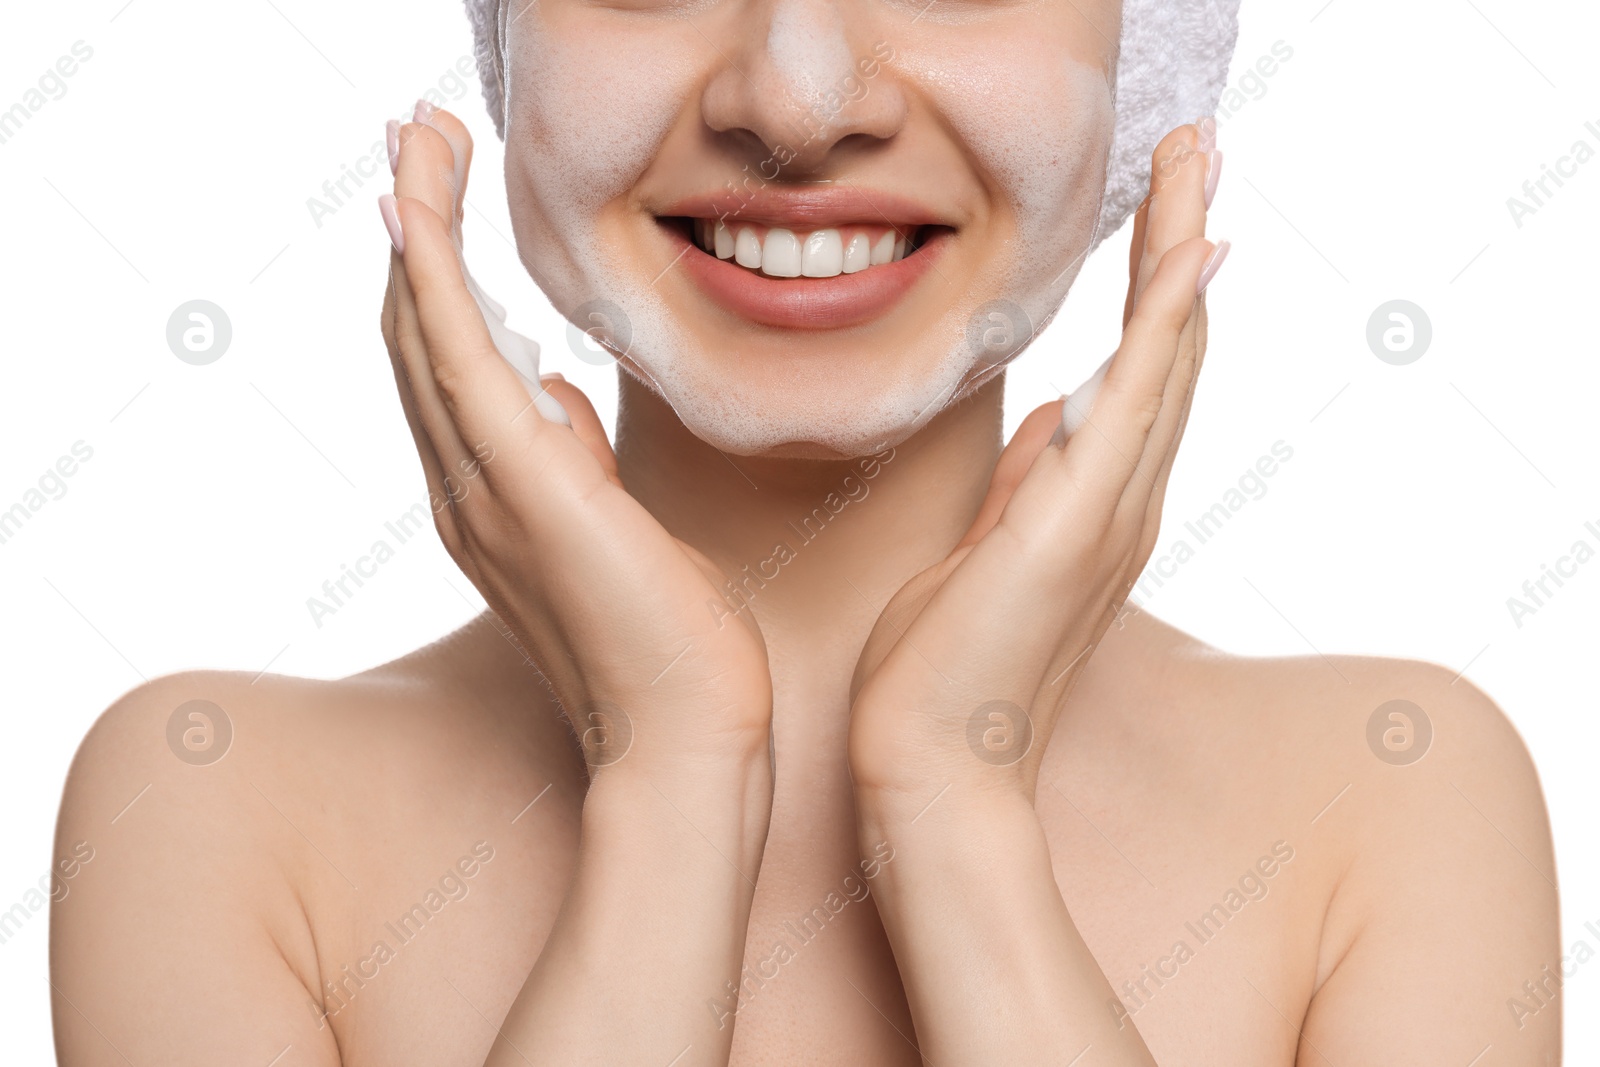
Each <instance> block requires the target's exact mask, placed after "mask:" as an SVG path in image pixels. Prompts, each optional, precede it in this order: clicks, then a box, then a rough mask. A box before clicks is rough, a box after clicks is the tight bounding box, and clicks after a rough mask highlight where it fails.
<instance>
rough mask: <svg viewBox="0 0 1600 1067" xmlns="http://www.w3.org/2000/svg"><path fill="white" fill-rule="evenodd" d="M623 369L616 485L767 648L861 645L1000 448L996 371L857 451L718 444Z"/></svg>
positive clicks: (954, 527) (941, 539)
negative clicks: (705, 566) (781, 451)
mask: <svg viewBox="0 0 1600 1067" xmlns="http://www.w3.org/2000/svg"><path fill="white" fill-rule="evenodd" d="M619 381H620V386H619V398H618V399H619V403H618V409H617V410H618V414H617V434H616V450H617V462H618V466H619V468H620V471H621V475H622V480H623V484H624V485H626V486H627V489H628V491H629V492H630V493H631V494H632V495H633V496H634V498H635V499H637V500H638V501H639V502H640V503H641V504H643V505H644V506H645V507H646V508H647V509H649V511H650V512H651V513H652V514H654V515H655V516H656V518H657V519H658V520H659V521H660V522H661V523H662V525H663V526H665V527H666V529H667V530H668V531H669V532H671V533H672V534H673V536H675V537H677V538H679V539H680V540H682V541H684V542H686V543H688V544H690V545H693V546H694V547H695V548H697V549H699V550H700V551H701V552H704V553H705V554H706V555H707V556H708V557H709V558H710V559H711V560H712V561H713V562H715V563H716V564H717V565H718V566H719V567H720V568H721V569H722V571H723V573H725V574H726V575H727V576H728V577H729V579H730V583H729V584H728V585H727V586H726V587H725V593H726V595H725V597H724V598H723V603H721V604H720V605H708V608H707V610H708V611H713V610H715V611H725V612H728V613H732V612H735V611H749V612H753V613H754V615H755V617H756V620H757V621H758V622H759V623H760V625H761V629H762V633H763V634H764V635H765V637H766V639H767V643H768V646H769V651H772V652H774V653H779V651H780V648H783V647H787V648H789V649H796V648H798V649H806V648H813V649H821V648H824V647H830V646H836V647H838V648H840V649H844V648H850V649H853V650H854V652H859V650H860V647H861V643H862V642H863V641H864V640H865V638H866V635H867V633H868V632H869V631H870V629H871V626H872V624H873V622H874V621H876V619H877V615H878V612H879V611H881V610H882V608H883V606H884V604H885V603H887V601H888V599H889V598H890V597H891V596H893V595H894V593H895V592H896V591H897V590H898V589H899V588H900V586H901V585H903V584H904V583H905V582H906V581H907V580H908V579H909V578H911V577H912V576H913V575H915V574H917V573H918V572H920V571H922V570H923V569H925V568H927V567H929V566H931V565H933V564H934V563H937V562H938V561H939V560H941V559H943V558H944V557H945V556H946V555H947V554H948V553H949V552H950V550H951V549H952V548H953V547H954V546H955V544H956V542H957V541H958V540H960V538H961V536H962V534H964V533H965V532H966V529H967V527H968V526H969V525H970V523H971V522H972V520H973V518H974V516H976V514H977V511H978V507H979V505H980V504H981V503H982V501H983V497H984V494H985V493H986V491H987V489H988V484H989V478H990V475H991V474H992V473H993V472H994V466H995V462H996V461H997V460H998V458H999V455H1000V449H1001V446H1002V441H1001V430H1002V427H1001V401H1002V396H1003V393H1004V376H1003V375H1002V376H1000V377H997V378H996V379H995V380H994V381H992V382H989V383H988V384H987V385H985V386H984V387H983V388H982V389H981V390H979V391H978V392H977V393H976V394H975V395H974V396H972V397H971V398H969V399H967V400H966V401H964V402H962V403H961V404H959V405H956V406H954V407H952V408H950V409H947V410H945V411H944V412H941V413H940V414H939V415H938V416H937V417H936V418H934V419H933V420H932V421H931V422H930V423H928V425H927V426H925V427H924V428H923V429H922V430H920V431H919V432H918V433H916V434H915V435H913V436H912V438H911V439H910V440H908V441H906V442H904V443H903V444H900V445H898V446H896V447H895V448H893V449H892V450H888V451H886V452H884V453H882V454H880V455H878V456H875V457H861V458H859V459H854V460H811V459H804V460H802V459H774V458H769V457H761V456H753V457H752V456H729V455H725V454H724V453H722V452H720V451H718V450H717V449H715V448H713V447H711V446H710V445H708V444H706V443H705V442H703V441H701V440H700V439H699V438H697V437H695V436H694V435H693V434H692V433H690V432H689V430H688V429H687V428H686V427H685V426H684V425H683V423H682V422H680V421H679V420H678V417H677V416H676V415H675V414H674V413H673V412H672V410H671V408H669V407H668V406H667V405H666V403H665V402H664V401H662V400H661V398H660V397H658V396H656V395H655V394H654V393H652V392H650V391H649V390H648V389H647V388H646V387H644V386H642V385H640V384H639V383H638V382H637V381H636V380H635V379H634V378H633V377H632V376H631V375H628V374H626V373H622V374H619ZM852 642H853V644H852ZM774 646H778V647H774ZM852 655H853V652H852ZM785 658H787V657H785Z"/></svg>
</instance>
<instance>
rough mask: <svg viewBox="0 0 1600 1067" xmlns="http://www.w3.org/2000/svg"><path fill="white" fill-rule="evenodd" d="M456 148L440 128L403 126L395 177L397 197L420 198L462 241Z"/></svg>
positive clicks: (454, 235)
mask: <svg viewBox="0 0 1600 1067" xmlns="http://www.w3.org/2000/svg"><path fill="white" fill-rule="evenodd" d="M459 182H460V179H459V178H458V177H457V175H456V156H455V150H454V149H453V148H452V147H451V146H450V142H449V140H447V139H446V138H445V135H444V134H443V133H441V132H440V131H439V130H438V129H436V128H435V127H433V126H431V125H425V124H422V123H415V122H411V123H407V124H406V125H404V126H402V127H400V168H399V170H398V171H396V172H395V176H394V195H395V196H396V197H397V198H410V199H413V200H420V201H422V202H423V203H424V204H426V205H427V206H428V207H430V208H432V209H433V212H434V214H436V215H438V216H439V218H441V219H448V220H450V228H449V232H450V239H451V243H452V244H459V241H458V240H457V237H458V234H457V231H456V223H457V215H456V201H457V191H458V190H459V188H460V184H459Z"/></svg>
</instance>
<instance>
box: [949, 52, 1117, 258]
mask: <svg viewBox="0 0 1600 1067" xmlns="http://www.w3.org/2000/svg"><path fill="white" fill-rule="evenodd" d="M922 77H923V78H924V80H925V83H926V84H928V85H930V86H932V87H933V92H934V93H935V97H936V99H935V100H934V104H935V106H936V107H938V108H939V109H940V111H942V112H943V113H944V114H945V115H946V116H947V117H948V118H949V120H950V122H951V124H952V125H953V126H954V127H955V131H956V134H957V136H959V137H960V138H961V140H962V142H963V143H964V144H965V146H966V148H967V149H968V151H970V152H971V153H972V154H973V156H974V157H975V158H976V160H977V162H978V164H979V165H980V166H981V167H982V168H983V169H984V170H985V171H987V172H988V174H989V175H990V176H991V177H992V179H993V181H994V182H995V184H996V185H997V186H998V187H999V190H998V191H999V192H1000V193H1001V195H1003V196H1004V198H1005V200H1006V201H1007V202H1008V203H1009V205H1010V207H1011V209H1012V211H1013V213H1014V215H1015V219H1016V226H1017V234H1016V239H1015V243H1014V246H1013V250H1012V253H1011V257H1010V258H1011V266H1012V269H1011V272H1010V273H1011V284H1012V285H1015V286H1019V287H1021V288H1023V289H1028V290H1033V289H1036V288H1037V287H1039V286H1041V285H1042V286H1046V287H1049V286H1051V285H1052V283H1054V282H1055V281H1056V280H1057V279H1061V278H1062V274H1063V271H1064V270H1066V269H1068V268H1069V267H1070V266H1071V265H1072V264H1073V263H1074V262H1075V261H1077V260H1078V259H1080V257H1081V256H1082V255H1083V253H1084V250H1085V249H1086V248H1087V247H1088V245H1089V242H1090V241H1091V240H1092V238H1093V236H1094V227H1095V223H1096V220H1097V219H1098V218H1099V214H1100V200H1101V196H1102V194H1103V192H1104V188H1105V174H1106V161H1107V159H1108V157H1109V155H1110V149H1111V132H1112V129H1113V127H1114V124H1115V112H1114V110H1113V107H1112V102H1111V84H1110V82H1109V81H1108V80H1107V78H1106V75H1105V73H1104V71H1103V70H1102V69H1100V68H1099V67H1097V66H1093V65H1090V64H1086V63H1083V62H1080V61H1077V60H1074V59H1071V58H1063V57H1059V56H1056V57H1051V58H1050V60H1049V61H1048V62H1045V61H1042V60H1027V61H1022V62H1013V63H995V62H993V60H992V58H991V57H990V56H989V54H988V52H987V51H985V52H984V53H983V54H981V55H980V54H971V55H965V56H963V55H957V56H954V57H952V56H951V55H949V54H945V55H942V56H928V57H927V59H926V67H925V70H924V71H923V72H922Z"/></svg>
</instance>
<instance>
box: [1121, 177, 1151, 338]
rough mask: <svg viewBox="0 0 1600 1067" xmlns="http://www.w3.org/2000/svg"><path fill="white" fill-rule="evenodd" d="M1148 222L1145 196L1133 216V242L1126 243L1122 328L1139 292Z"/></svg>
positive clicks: (1129, 316) (1125, 327)
mask: <svg viewBox="0 0 1600 1067" xmlns="http://www.w3.org/2000/svg"><path fill="white" fill-rule="evenodd" d="M1149 220H1150V197H1148V196H1146V197H1145V198H1144V202H1143V203H1141V204H1140V205H1139V210H1138V212H1137V213H1136V214H1135V215H1134V216H1133V240H1132V241H1130V242H1129V243H1128V297H1127V299H1126V300H1124V301H1123V302H1122V328H1123V329H1124V330H1126V329H1127V328H1128V320H1129V319H1131V318H1133V298H1134V297H1135V296H1137V295H1138V292H1139V265H1140V264H1141V263H1143V262H1144V234H1145V229H1146V225H1147V224H1148V222H1149Z"/></svg>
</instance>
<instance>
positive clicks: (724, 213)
mask: <svg viewBox="0 0 1600 1067" xmlns="http://www.w3.org/2000/svg"><path fill="white" fill-rule="evenodd" d="M656 214H657V215H659V216H681V217H685V218H693V219H718V218H725V219H726V221H728V222H730V223H732V222H750V223H755V224H757V225H761V226H780V227H783V228H784V229H789V230H797V231H798V230H817V229H827V228H831V227H838V226H849V225H852V224H853V225H866V226H883V225H888V226H893V227H894V228H896V229H898V230H902V231H904V230H911V229H915V228H916V227H918V226H950V227H954V226H955V225H956V223H955V221H954V220H953V219H952V218H951V217H950V214H949V213H948V212H941V211H938V210H936V209H934V208H932V207H930V206H928V205H926V204H923V203H921V202H919V201H917V200H915V199H913V198H911V197H908V196H904V195H902V194H899V193H891V192H888V191H886V190H882V189H863V188H861V187H859V186H855V185H845V184H842V183H841V184H834V185H827V186H815V187H810V188H797V187H794V186H771V185H769V186H765V187H762V188H759V189H750V190H746V191H744V192H742V193H738V194H735V193H733V192H731V191H729V190H727V189H720V190H718V191H716V192H713V193H706V194H700V195H696V196H688V197H684V198H683V199H681V200H677V201H674V202H672V203H671V204H669V205H667V206H666V207H665V208H664V209H663V210H661V211H659V212H657V213H656Z"/></svg>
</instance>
